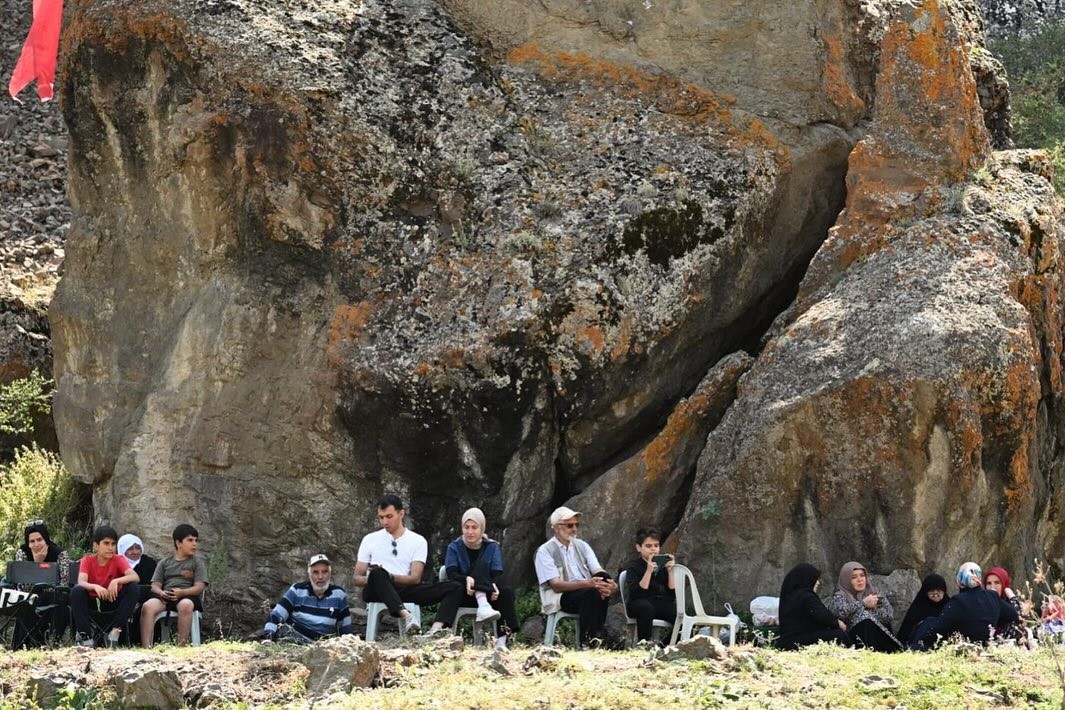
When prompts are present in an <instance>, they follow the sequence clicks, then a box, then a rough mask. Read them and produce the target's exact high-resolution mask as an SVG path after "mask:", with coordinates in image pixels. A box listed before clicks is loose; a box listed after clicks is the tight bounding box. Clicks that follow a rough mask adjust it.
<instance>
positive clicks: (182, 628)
mask: <svg viewBox="0 0 1065 710" xmlns="http://www.w3.org/2000/svg"><path fill="white" fill-rule="evenodd" d="M173 538H174V554H173V555H170V556H169V557H164V558H163V559H161V560H159V564H157V565H156V567H155V574H153V575H152V595H153V598H152V599H149V600H148V601H146V602H144V606H143V607H141V645H142V646H143V647H144V648H151V647H152V637H153V636H154V634H155V617H156V615H157V614H159V613H160V612H162V611H169V612H177V617H178V645H179V646H184V645H186V644H187V643H188V642H189V632H190V631H191V629H192V614H193V612H196V611H203V602H202V601H201V599H200V595H201V594H202V593H203V590H204V588H205V587H206V586H207V565H206V564H205V563H204V561H203V560H202V559H201V558H199V557H197V556H196V549H197V547H198V546H199V539H200V535H199V533H198V532H196V528H194V527H192V526H191V525H188V524H187V523H182V524H181V525H178V526H177V527H176V528H174V534H173Z"/></svg>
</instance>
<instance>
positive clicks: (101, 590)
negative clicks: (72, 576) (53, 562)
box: [70, 525, 140, 648]
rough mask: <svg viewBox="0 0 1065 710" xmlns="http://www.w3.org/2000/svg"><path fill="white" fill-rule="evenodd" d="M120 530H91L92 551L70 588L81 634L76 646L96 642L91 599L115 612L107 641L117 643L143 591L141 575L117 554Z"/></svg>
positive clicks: (71, 599) (79, 633) (71, 609)
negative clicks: (141, 588)
mask: <svg viewBox="0 0 1065 710" xmlns="http://www.w3.org/2000/svg"><path fill="white" fill-rule="evenodd" d="M117 544H118V533H117V532H116V531H115V529H114V528H110V527H107V526H106V525H105V526H103V527H99V528H96V530H94V531H93V534H92V551H93V554H91V555H85V556H84V557H82V558H81V566H80V568H79V569H78V584H77V586H75V587H74V588H73V589H71V590H70V612H71V615H72V616H73V617H74V626H75V628H77V630H78V634H77V636H76V637H75V639H74V644H75V645H77V646H85V647H89V648H91V647H92V646H93V645H94V642H93V639H92V633H91V626H90V624H89V600H90V599H95V600H96V604H95V606H96V607H97V610H98V611H100V612H103V613H113V616H112V617H111V627H112V628H111V631H110V633H108V634H107V645H108V646H115V645H116V644H117V643H118V640H119V638H120V637H121V635H122V629H123V627H125V625H126V622H127V621H128V620H129V618H130V616H132V615H133V607H135V606H136V605H137V601H138V599H139V597H140V594H139V593H138V590H137V582H138V581H139V580H140V577H138V576H137V572H136V571H135V570H134V569H132V568H131V567H130V566H129V562H128V561H126V558H125V557H123V556H122V555H119V554H116V552H117V550H116V546H117Z"/></svg>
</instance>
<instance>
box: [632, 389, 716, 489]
mask: <svg viewBox="0 0 1065 710" xmlns="http://www.w3.org/2000/svg"><path fill="white" fill-rule="evenodd" d="M709 406H710V393H709V392H707V391H704V390H700V391H697V392H695V394H693V395H692V396H691V397H689V398H688V399H686V400H684V401H683V402H681V403H680V405H678V406H677V408H676V409H675V410H673V413H672V414H671V415H669V419H668V420H667V421H666V425H665V426H664V427H662V431H661V432H660V433H659V434H658V436H656V437H655V438H654V441H652V442H651V443H650V444H648V445H647V448H645V449H644V450H643V455H642V457H641V458H642V461H643V468H644V471H643V476H644V480H645V481H647V482H648V483H651V482H653V481H654V480H655V479H657V478H658V477H659V476H662V475H664V474H667V473H669V471H670V469H671V468H672V466H673V462H674V459H675V458H676V453H675V452H676V449H677V448H679V447H680V446H681V445H682V444H683V442H685V441H687V440H689V439H690V438H691V436H692V434H694V433H695V432H696V431H697V429H698V424H699V420H700V419H701V418H702V417H704V416H706V411H707V409H709Z"/></svg>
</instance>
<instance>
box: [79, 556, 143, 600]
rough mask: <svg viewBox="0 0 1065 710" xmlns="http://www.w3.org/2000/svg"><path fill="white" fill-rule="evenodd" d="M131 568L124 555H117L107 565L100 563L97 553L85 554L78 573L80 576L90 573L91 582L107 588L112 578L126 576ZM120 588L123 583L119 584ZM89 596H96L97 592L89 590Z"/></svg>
mask: <svg viewBox="0 0 1065 710" xmlns="http://www.w3.org/2000/svg"><path fill="white" fill-rule="evenodd" d="M130 569H131V568H130V566H129V560H127V559H126V558H125V557H123V556H122V555H115V556H114V557H112V558H111V559H109V560H108V561H107V564H106V565H101V564H99V563H98V562H97V560H96V555H85V556H84V557H82V558H81V566H80V567H79V568H78V573H79V576H80V575H82V574H87V575H89V584H98V585H100V586H101V587H104V588H105V589H106V588H107V587H108V585H110V584H111V581H112V580H115V579H118V578H119V577H125V576H126V573H127V572H129V571H130ZM119 589H121V585H119ZM89 596H90V597H95V596H96V592H95V591H92V590H89Z"/></svg>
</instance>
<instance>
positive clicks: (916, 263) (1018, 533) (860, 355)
mask: <svg viewBox="0 0 1065 710" xmlns="http://www.w3.org/2000/svg"><path fill="white" fill-rule="evenodd" d="M880 62H881V67H880V71H879V73H878V81H877V92H876V93H877V105H876V113H875V117H874V121H873V123H872V125H871V127H870V131H869V133H868V135H866V136H865V137H864V138H863V139H862V140H861V141H860V142H859V144H858V146H857V147H856V148H855V150H854V153H853V154H852V156H851V159H850V164H851V169H850V171H849V172H848V178H847V181H848V187H849V191H848V201H847V206H846V209H845V210H844V212H843V213H842V214H841V216H840V219H839V221H838V222H837V224H836V226H835V227H833V229H832V230H831V232H830V234H829V237H828V239H827V240H826V242H825V244H824V245H823V246H822V248H821V250H820V251H819V253H818V254H817V256H816V257H815V259H814V261H813V262H812V263H811V265H810V269H809V270H808V272H807V274H806V276H805V278H804V280H803V283H802V285H801V287H800V290H799V294H798V296H797V298H796V300H795V302H794V303H793V304H792V306H791V307H790V308H789V309H788V311H787V312H786V313H784V314H783V315H782V316H781V317H780V318H779V319H778V321H777V322H776V324H775V325H774V327H773V329H772V331H771V332H770V333H769V335H768V336H767V339H766V345H765V349H764V350H763V351H762V353H761V355H760V356H759V358H758V360H757V362H756V363H755V364H754V366H752V368H751V369H750V370H749V371H748V373H747V374H746V375H745V376H744V377H743V378H742V379H741V381H740V384H739V386H738V388H737V397H736V401H735V402H734V404H733V405H732V407H731V408H730V410H729V411H728V413H727V414H726V416H725V418H724V419H723V421H722V423H721V425H720V426H718V427H717V428H716V429H715V430H714V431H713V432H712V433H711V434H710V436H709V438H708V441H707V445H706V448H705V450H704V451H703V454H702V457H701V458H700V461H699V464H698V468H697V474H696V479H695V483H694V485H693V490H692V495H691V499H690V501H689V504H688V507H687V510H686V511H685V514H684V519H683V521H682V522H681V525H680V526H679V528H678V531H677V532H676V538H675V540H674V541H673V542H674V543H675V544H676V545H677V550H678V554H684V555H687V556H688V557H689V558H691V559H703V560H711V559H714V557H713V554H714V553H715V552H716V553H717V557H716V560H717V563H716V569H715V570H714V572H715V573H714V574H713V575H712V579H716V580H717V586H718V589H719V591H722V592H723V593H724V595H725V596H726V597H728V598H730V599H734V600H735V599H742V598H745V597H746V598H749V597H750V596H754V595H756V594H776V593H777V590H778V589H779V585H780V580H781V578H782V577H783V575H784V572H785V571H786V570H787V569H788V568H790V567H791V566H792V565H793V564H795V563H796V562H798V561H801V560H807V561H810V562H812V563H813V564H815V565H817V566H819V567H820V568H821V569H822V570H824V571H826V573H827V574H829V576H831V574H832V573H831V571H834V570H838V569H839V566H840V565H841V564H842V563H843V562H845V561H847V560H851V559H856V560H860V561H862V562H863V563H864V564H866V565H867V566H868V568H869V571H870V572H871V573H874V574H886V573H888V572H890V571H892V570H896V569H907V568H911V569H914V570H920V574H921V575H923V574H925V573H926V572H927V571H931V570H936V569H938V570H952V569H955V568H956V566H957V565H958V564H959V563H960V562H962V561H964V560H966V559H976V560H977V561H980V562H986V561H988V560H995V561H996V562H999V563H1005V564H1006V565H1007V566H1008V567H1009V569H1010V570H1011V571H1012V570H1018V571H1020V570H1027V568H1028V567H1029V566H1030V564H1031V560H1032V559H1033V558H1034V557H1036V556H1039V557H1042V556H1044V555H1043V552H1044V551H1047V552H1049V553H1050V554H1052V555H1053V554H1054V553H1053V552H1051V551H1054V550H1059V549H1061V548H1060V541H1061V535H1062V532H1061V530H1060V525H1059V523H1058V522H1057V521H1056V513H1054V511H1055V510H1056V509H1058V506H1059V505H1061V503H1060V498H1061V492H1060V486H1057V485H1056V484H1055V483H1054V481H1055V480H1056V478H1057V477H1058V476H1060V467H1061V462H1060V458H1059V456H1058V455H1057V454H1056V449H1057V443H1056V442H1059V441H1060V440H1061V434H1062V431H1061V429H1062V413H1061V411H1060V403H1059V401H1060V396H1059V393H1060V392H1061V373H1062V345H1061V343H1062V335H1061V328H1062V321H1061V309H1060V303H1061V296H1062V294H1061V263H1060V257H1059V241H1060V238H1061V231H1060V230H1061V205H1060V203H1059V202H1058V201H1057V200H1056V199H1055V196H1054V193H1053V189H1052V188H1051V186H1050V184H1049V182H1048V181H1047V177H1048V176H1049V174H1050V173H1049V171H1048V170H1047V159H1046V156H1045V155H1041V154H1038V153H1031V152H1006V153H996V154H994V155H991V154H990V151H989V145H988V139H987V134H986V131H985V129H984V127H983V124H982V121H981V120H980V119H979V116H980V107H979V103H978V98H977V95H976V91H975V83H974V81H973V78H972V74H971V70H970V68H969V62H968V57H967V49H966V48H965V46H964V45H963V44H962V43H960V42H959V40H958V36H957V33H956V31H955V30H954V29H953V28H952V24H951V21H950V17H949V15H948V14H947V13H945V12H943V11H942V10H941V9H940V7H939V5H938V4H937V3H935V2H931V1H926V2H924V3H922V4H919V5H915V6H904V7H903V8H902V9H900V11H899V14H898V15H897V16H896V18H895V20H894V21H893V23H892V24H891V26H890V28H889V29H888V32H887V34H886V36H885V38H884V42H883V50H882V53H881V59H880ZM906 116H919V117H921V121H920V122H914V121H912V120H907V119H906ZM1061 562H1062V560H1060V558H1058V557H1055V564H1060V563H1061ZM701 575H702V576H701V577H700V585H702V584H703V581H704V580H706V579H707V577H709V576H710V575H708V574H707V572H706V571H703V572H701ZM704 594H705V592H704ZM906 603H907V604H908V600H906Z"/></svg>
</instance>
